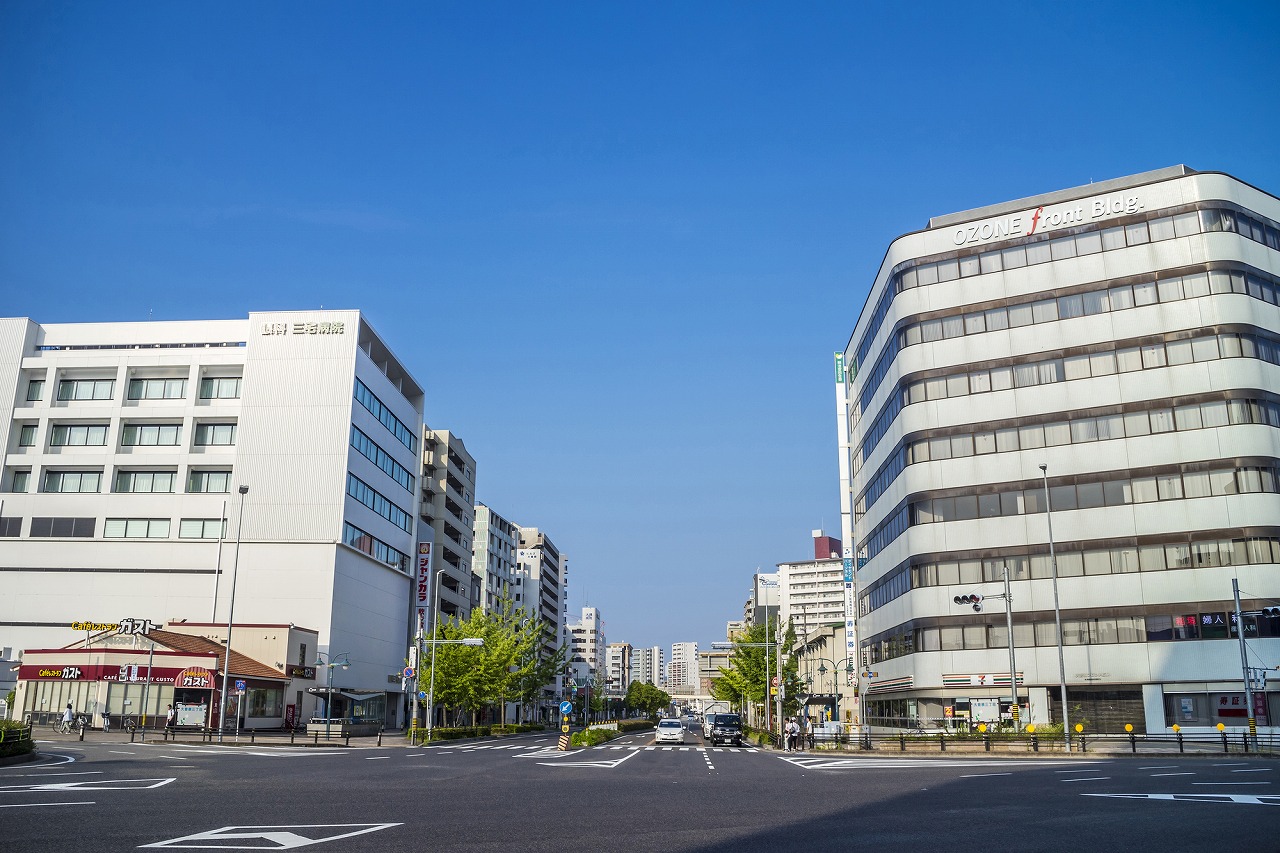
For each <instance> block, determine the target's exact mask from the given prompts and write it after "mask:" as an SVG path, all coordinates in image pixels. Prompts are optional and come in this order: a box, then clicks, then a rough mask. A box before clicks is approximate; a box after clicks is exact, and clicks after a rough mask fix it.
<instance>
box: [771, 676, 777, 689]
mask: <svg viewBox="0 0 1280 853" xmlns="http://www.w3.org/2000/svg"><path fill="white" fill-rule="evenodd" d="M770 683H771V684H772V685H773V686H774V687H777V686H778V676H776V675H775V676H774V677H773V678H772V679H771V680H770Z"/></svg>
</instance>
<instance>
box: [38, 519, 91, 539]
mask: <svg viewBox="0 0 1280 853" xmlns="http://www.w3.org/2000/svg"><path fill="white" fill-rule="evenodd" d="M97 522H98V520H97V519H96V518H46V517H40V516H37V517H35V518H33V519H31V536H32V537H33V538H37V539H41V538H58V539H92V538H93V531H94V528H95V527H97Z"/></svg>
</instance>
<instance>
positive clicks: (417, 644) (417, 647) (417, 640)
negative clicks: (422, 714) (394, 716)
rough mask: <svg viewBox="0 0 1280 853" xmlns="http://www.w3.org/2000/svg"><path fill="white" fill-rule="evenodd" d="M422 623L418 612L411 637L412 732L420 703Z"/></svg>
mask: <svg viewBox="0 0 1280 853" xmlns="http://www.w3.org/2000/svg"><path fill="white" fill-rule="evenodd" d="M422 623H423V619H422V614H419V615H418V633H417V634H415V635H414V637H413V647H414V651H415V652H417V654H416V655H414V657H415V658H416V660H414V662H413V688H414V689H413V690H412V691H410V694H409V701H411V702H412V703H413V725H412V726H411V727H410V729H409V730H410V731H411V732H413V733H414V734H417V728H418V705H419V704H421V703H419V702H418V673H419V672H420V671H421V669H422ZM411 737H412V735H411Z"/></svg>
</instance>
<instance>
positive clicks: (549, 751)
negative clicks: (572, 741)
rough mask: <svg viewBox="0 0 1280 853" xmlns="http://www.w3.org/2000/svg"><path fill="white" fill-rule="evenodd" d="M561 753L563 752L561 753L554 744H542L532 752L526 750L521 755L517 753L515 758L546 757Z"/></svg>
mask: <svg viewBox="0 0 1280 853" xmlns="http://www.w3.org/2000/svg"><path fill="white" fill-rule="evenodd" d="M561 754H563V753H561V752H560V750H559V749H557V748H556V747H554V746H544V747H542V749H539V750H536V751H534V752H526V753H524V754H523V755H517V756H516V758H548V757H550V756H552V755H561Z"/></svg>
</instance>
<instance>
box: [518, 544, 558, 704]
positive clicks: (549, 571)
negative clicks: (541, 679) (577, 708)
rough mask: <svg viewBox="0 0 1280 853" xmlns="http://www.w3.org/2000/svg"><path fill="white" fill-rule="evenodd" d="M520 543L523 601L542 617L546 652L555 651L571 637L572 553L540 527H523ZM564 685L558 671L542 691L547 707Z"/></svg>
mask: <svg viewBox="0 0 1280 853" xmlns="http://www.w3.org/2000/svg"><path fill="white" fill-rule="evenodd" d="M519 545H520V546H519V548H518V549H517V550H516V562H517V573H516V580H517V586H518V590H517V592H518V594H519V596H520V602H521V604H522V606H523V607H524V608H525V611H526V612H527V613H530V614H532V615H534V616H536V617H537V618H538V619H540V620H542V638H543V639H542V654H544V655H547V656H550V655H554V654H555V653H556V650H558V649H560V648H561V647H562V646H564V644H565V643H566V641H567V640H566V635H565V608H566V607H567V604H566V602H567V600H568V587H569V565H568V564H569V560H568V556H567V555H565V554H563V553H561V551H560V549H559V548H557V547H556V546H555V544H554V543H553V542H552V541H551V538H550V537H549V536H547V535H546V534H545V533H543V532H542V531H541V530H539V529H538V528H536V527H520V528H519ZM566 651H567V650H566ZM563 689H564V678H563V676H562V675H557V676H556V678H555V680H554V681H553V682H551V683H550V684H548V685H547V686H546V687H545V688H544V689H543V691H542V705H543V710H544V711H547V710H549V709H550V708H551V706H552V704H553V703H554V702H555V701H556V700H557V698H558V697H559V696H560V695H561V694H562V692H563Z"/></svg>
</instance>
